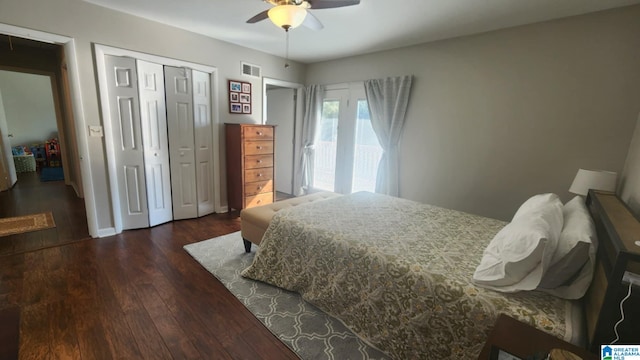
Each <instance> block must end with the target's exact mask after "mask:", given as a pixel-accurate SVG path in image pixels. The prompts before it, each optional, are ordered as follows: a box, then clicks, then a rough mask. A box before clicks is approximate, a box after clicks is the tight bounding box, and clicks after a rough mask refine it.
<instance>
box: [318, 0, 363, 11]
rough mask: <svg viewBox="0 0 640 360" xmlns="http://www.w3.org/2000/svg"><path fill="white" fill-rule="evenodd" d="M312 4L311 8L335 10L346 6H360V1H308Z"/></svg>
mask: <svg viewBox="0 0 640 360" xmlns="http://www.w3.org/2000/svg"><path fill="white" fill-rule="evenodd" d="M307 1H308V2H309V4H311V8H312V9H314V10H318V9H333V8H339V7H345V6H352V5H358V4H360V0H307Z"/></svg>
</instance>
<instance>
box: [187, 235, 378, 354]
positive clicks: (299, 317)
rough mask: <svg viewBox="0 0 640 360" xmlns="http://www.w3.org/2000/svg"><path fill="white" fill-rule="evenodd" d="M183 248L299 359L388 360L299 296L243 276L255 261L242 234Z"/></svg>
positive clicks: (253, 253)
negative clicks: (243, 272) (246, 250)
mask: <svg viewBox="0 0 640 360" xmlns="http://www.w3.org/2000/svg"><path fill="white" fill-rule="evenodd" d="M184 248H185V250H187V252H189V254H191V256H193V257H194V258H195V259H196V260H197V261H198V262H199V263H200V264H201V265H202V266H204V268H205V269H207V270H208V271H209V272H210V273H212V274H213V275H214V276H215V277H216V278H218V279H219V280H220V281H221V282H222V283H223V284H224V286H226V287H227V289H229V291H231V293H232V294H233V295H235V297H237V298H238V299H239V300H240V301H241V302H242V303H243V304H244V305H245V306H246V307H247V308H248V309H249V310H250V311H251V312H252V313H253V314H254V315H255V316H256V318H258V319H259V320H260V321H261V322H262V323H263V324H264V325H265V326H266V327H267V328H268V329H269V330H270V331H271V332H272V333H273V334H274V335H276V336H277V337H278V338H279V339H280V340H281V341H282V342H283V343H284V344H285V345H287V346H288V347H289V348H290V349H291V350H293V351H294V352H295V353H296V354H297V355H298V356H299V357H300V358H302V359H305V360H306V359H314V360H315V359H318V360H319V359H388V357H387V356H386V355H384V354H383V353H382V352H380V351H379V350H377V349H375V348H373V347H371V346H369V345H367V344H366V343H365V342H363V341H362V340H360V339H359V338H358V337H357V336H355V335H354V334H353V333H352V332H351V331H350V330H349V329H347V328H346V327H345V326H344V325H343V324H342V323H341V322H340V321H339V320H337V319H335V318H333V317H331V316H329V315H327V314H325V313H324V312H322V311H321V310H319V309H318V308H316V307H315V306H313V305H311V304H309V303H307V302H306V301H304V300H303V299H302V298H301V297H300V295H298V294H296V293H293V292H289V291H286V290H282V289H280V288H277V287H275V286H270V285H267V284H265V283H262V282H259V281H254V280H250V279H245V278H243V277H242V276H240V273H241V272H242V270H244V269H245V268H246V267H247V266H249V264H251V262H252V261H253V257H254V256H255V252H251V253H245V252H244V246H243V244H242V238H241V236H240V232H236V233H233V234H228V235H225V236H220V237H217V238H213V239H210V240H205V241H201V242H198V243H194V244H189V245H186V246H185V247H184ZM254 249H255V247H254Z"/></svg>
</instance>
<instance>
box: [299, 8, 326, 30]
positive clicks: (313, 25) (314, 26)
mask: <svg viewBox="0 0 640 360" xmlns="http://www.w3.org/2000/svg"><path fill="white" fill-rule="evenodd" d="M302 25H304V26H305V27H308V28H309V29H311V30H322V29H324V25H322V23H321V22H320V20H318V18H317V17H315V16H314V15H313V14H312V13H311V12H310V11H307V16H305V18H304V21H303V22H302Z"/></svg>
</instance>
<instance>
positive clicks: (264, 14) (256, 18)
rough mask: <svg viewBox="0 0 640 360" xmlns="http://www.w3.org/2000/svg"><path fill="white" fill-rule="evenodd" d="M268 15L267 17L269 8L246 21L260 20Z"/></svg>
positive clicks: (251, 22)
mask: <svg viewBox="0 0 640 360" xmlns="http://www.w3.org/2000/svg"><path fill="white" fill-rule="evenodd" d="M268 17H269V10H265V11H263V12H261V13H259V14H258V15H256V16H254V17H252V18H251V19H249V20H247V23H248V24H253V23H257V22H258V21H262V20H264V19H266V18H268Z"/></svg>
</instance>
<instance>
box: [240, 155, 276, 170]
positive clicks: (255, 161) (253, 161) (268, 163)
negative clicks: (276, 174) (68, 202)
mask: <svg viewBox="0 0 640 360" xmlns="http://www.w3.org/2000/svg"><path fill="white" fill-rule="evenodd" d="M265 167H273V154H266V155H249V156H245V157H244V168H245V169H257V168H265Z"/></svg>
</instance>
